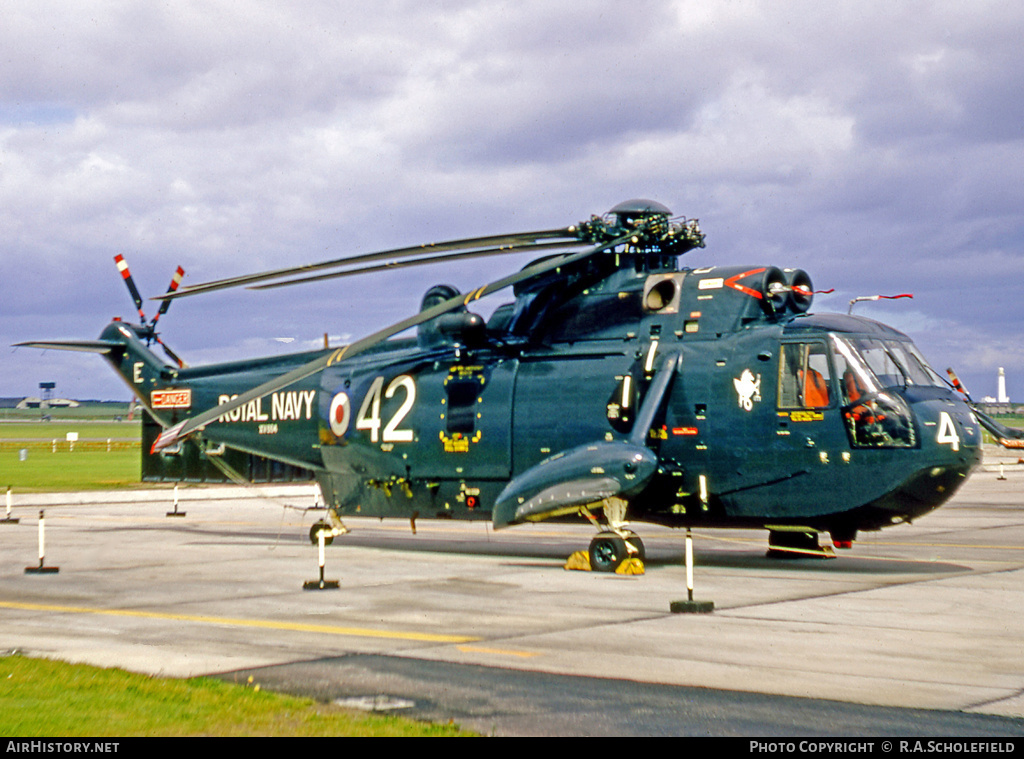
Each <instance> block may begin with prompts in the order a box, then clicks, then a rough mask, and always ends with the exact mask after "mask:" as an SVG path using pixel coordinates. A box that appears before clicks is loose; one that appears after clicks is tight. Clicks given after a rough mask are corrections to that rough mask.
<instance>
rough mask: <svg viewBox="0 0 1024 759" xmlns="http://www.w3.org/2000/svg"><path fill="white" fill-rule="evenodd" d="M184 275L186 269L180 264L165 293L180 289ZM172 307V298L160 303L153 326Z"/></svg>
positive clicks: (168, 293) (169, 293)
mask: <svg viewBox="0 0 1024 759" xmlns="http://www.w3.org/2000/svg"><path fill="white" fill-rule="evenodd" d="M184 276H185V270H184V269H182V268H181V267H180V266H179V267H178V269H177V271H175V272H174V276H173V277H171V284H170V285H168V287H167V292H166V293H165V295H171V294H172V293H174V292H175V291H176V290H177V289H178V285H180V284H181V280H182V278H183V277H184ZM170 307H171V301H170V300H165V301H164V302H163V303H161V304H160V310H159V311H157V312H156V316H154V317H153V326H154V327H155V326H156V323H157V321H159V319H160V317H161V316H163V315H164V314H166V313H167V309H168V308H170ZM161 345H162V343H161ZM164 349H165V350H166V346H165V348H164Z"/></svg>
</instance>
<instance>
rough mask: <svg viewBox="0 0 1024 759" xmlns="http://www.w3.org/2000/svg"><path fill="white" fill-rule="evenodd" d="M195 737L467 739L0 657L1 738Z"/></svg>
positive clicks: (261, 698) (115, 673) (292, 702)
mask: <svg viewBox="0 0 1024 759" xmlns="http://www.w3.org/2000/svg"><path fill="white" fill-rule="evenodd" d="M195 735H204V736H281V737H292V736H380V737H389V736H390V737H425V736H438V737H451V736H458V735H469V733H466V732H463V731H461V730H460V729H459V728H458V727H457V726H454V725H430V724H425V723H420V722H414V721H412V720H407V719H403V718H400V717H393V716H390V715H373V714H370V715H367V714H362V713H359V712H351V711H347V710H343V709H340V708H338V707H335V706H331V705H329V704H321V703H317V702H316V701H313V700H311V699H304V698H297V697H293V696H286V695H281V694H277V693H271V692H269V691H264V690H262V689H260V688H259V687H258V683H248V684H245V685H232V684H229V683H224V682H221V681H219V680H214V679H210V678H194V679H190V680H171V679H163V678H156V677H147V676H145V675H137V674H133V673H130V672H124V671H122V670H116V669H99V668H96V667H90V666H87V665H81V664H63V663H60V662H53V661H48V660H45V659H29V658H26V657H22V656H4V657H0V736H4V737H25V738H31V737H40V736H45V737H48V738H56V737H73V736H89V737H109V736H117V737H132V736H195ZM8 750H10V749H8Z"/></svg>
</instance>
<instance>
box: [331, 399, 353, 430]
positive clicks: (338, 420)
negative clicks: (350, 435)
mask: <svg viewBox="0 0 1024 759" xmlns="http://www.w3.org/2000/svg"><path fill="white" fill-rule="evenodd" d="M351 415H352V414H351V409H350V408H349V402H348V396H347V395H346V394H345V393H338V394H337V395H335V396H334V398H332V399H331V410H330V412H328V415H327V419H328V422H329V423H330V425H331V432H333V433H334V435H335V436H336V437H344V436H345V433H346V432H348V420H349V417H350V416H351Z"/></svg>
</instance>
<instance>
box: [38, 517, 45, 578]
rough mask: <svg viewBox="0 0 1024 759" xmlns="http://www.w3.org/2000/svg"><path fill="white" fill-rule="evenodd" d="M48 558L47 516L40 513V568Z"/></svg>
mask: <svg viewBox="0 0 1024 759" xmlns="http://www.w3.org/2000/svg"><path fill="white" fill-rule="evenodd" d="M45 557H46V515H45V513H44V512H43V511H42V510H40V511H39V566H43V560H44V559H45Z"/></svg>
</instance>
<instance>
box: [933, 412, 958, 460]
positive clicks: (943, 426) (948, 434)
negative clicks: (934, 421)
mask: <svg viewBox="0 0 1024 759" xmlns="http://www.w3.org/2000/svg"><path fill="white" fill-rule="evenodd" d="M935 442H936V443H939V444H940V445H943V444H945V443H949V444H950V445H951V446H953V450H954V451H959V450H960V436H959V435H957V434H956V425H954V424H953V420H952V419H951V418H950V416H949V414H947V413H946V412H945V411H940V412H939V434H938V436H937V437H936V438H935Z"/></svg>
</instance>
